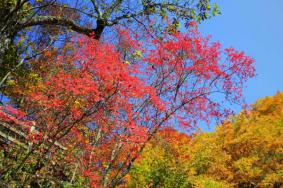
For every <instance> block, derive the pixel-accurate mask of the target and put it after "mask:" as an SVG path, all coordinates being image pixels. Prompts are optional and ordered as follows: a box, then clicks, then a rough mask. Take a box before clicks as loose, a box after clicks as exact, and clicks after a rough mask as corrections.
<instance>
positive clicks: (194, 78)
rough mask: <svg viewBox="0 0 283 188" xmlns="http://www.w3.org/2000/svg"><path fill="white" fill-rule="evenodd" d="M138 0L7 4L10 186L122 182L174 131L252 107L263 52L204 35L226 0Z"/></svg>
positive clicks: (0, 110) (4, 173)
mask: <svg viewBox="0 0 283 188" xmlns="http://www.w3.org/2000/svg"><path fill="white" fill-rule="evenodd" d="M134 2H135V3H131V2H130V1H126V0H113V1H96V0H89V1H85V0H77V1H73V0H71V1H61V0H36V1H35V0H4V1H1V2H0V10H1V14H2V15H1V16H0V32H1V33H0V34H1V35H0V43H1V45H0V68H1V69H0V94H1V100H0V102H1V105H0V125H1V126H0V136H1V167H0V183H1V186H5V185H8V184H10V185H12V186H20V187H25V186H33V187H40V186H41V187H60V186H61V187H62V186H63V187H64V186H65V187H84V186H85V187H116V186H118V185H121V184H123V183H124V181H125V177H126V175H127V174H128V173H129V172H130V170H131V168H132V164H133V163H134V162H135V161H136V159H137V158H138V156H139V155H140V153H141V152H142V151H143V150H144V149H145V146H146V144H147V143H148V142H150V140H151V139H152V138H154V137H155V135H156V134H158V132H159V130H160V129H162V128H163V127H167V126H168V125H174V127H178V128H182V129H184V130H185V131H191V130H193V129H195V128H196V127H197V125H198V122H200V121H203V122H209V121H210V120H211V119H212V118H214V119H217V120H223V119H224V118H226V117H227V116H229V115H230V114H231V110H230V109H229V108H227V106H225V104H226V102H229V103H237V104H241V105H242V104H244V103H243V97H242V89H243V87H244V85H245V82H246V81H247V80H248V79H249V78H251V77H253V76H254V75H255V70H254V67H253V63H254V60H253V59H252V58H251V57H249V56H247V55H245V53H244V52H241V51H238V50H236V49H234V48H232V47H230V48H225V47H222V46H221V44H220V43H219V42H214V41H211V39H210V37H206V36H203V35H201V34H200V33H199V31H198V25H197V22H198V21H202V20H205V19H207V18H209V17H210V15H217V14H218V13H219V10H218V7H217V5H214V6H213V8H212V6H211V4H210V1H209V0H198V1H189V2H188V1H181V0H180V1H179V0H174V1H158V0H156V1H155V0H141V1H134ZM181 24H182V26H181ZM180 28H182V30H183V32H181V31H180ZM168 131H169V132H170V130H168ZM160 134H162V133H160ZM172 134H173V135H174V134H175V133H174V131H173V132H172ZM183 137H184V142H187V138H186V136H185V135H183ZM176 143H177V142H176ZM178 143H179V142H178ZM164 144H165V145H166V143H164ZM179 145H184V144H183V143H182V142H180V144H179ZM173 150H176V153H181V151H182V149H180V151H179V149H178V148H174V149H172V151H173ZM168 157H171V158H172V160H175V159H174V155H171V156H168ZM170 160H171V159H170ZM160 165H161V164H160ZM164 165H165V168H166V165H170V166H172V165H173V164H171V162H170V163H169V162H168V164H167V163H166V164H164ZM157 166H159V164H157ZM161 166H162V165H161ZM173 166H174V165H173ZM165 168H164V169H160V170H157V172H156V173H163V172H166V171H164V170H165ZM174 168H175V167H174ZM176 169H179V170H180V172H178V173H177V174H175V175H174V176H172V177H171V174H170V173H169V174H167V175H168V176H170V177H168V179H167V180H166V181H164V182H161V181H160V180H159V179H157V180H155V183H156V184H159V183H163V184H167V183H168V184H170V185H171V186H173V185H174V184H176V183H177V182H176V181H175V180H174V178H177V177H179V178H180V180H178V181H180V185H181V184H182V185H183V184H184V185H189V183H188V182H187V180H186V178H185V176H183V174H184V171H183V170H182V167H181V166H176ZM167 175H166V176H167ZM149 177H151V175H149ZM211 183H212V184H213V183H215V182H213V180H211ZM176 185H179V183H177V184H176Z"/></svg>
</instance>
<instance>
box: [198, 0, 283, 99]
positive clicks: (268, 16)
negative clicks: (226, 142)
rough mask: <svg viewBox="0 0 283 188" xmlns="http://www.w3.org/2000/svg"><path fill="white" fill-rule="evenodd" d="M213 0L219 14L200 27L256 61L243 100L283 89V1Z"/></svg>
mask: <svg viewBox="0 0 283 188" xmlns="http://www.w3.org/2000/svg"><path fill="white" fill-rule="evenodd" d="M215 2H217V4H218V5H219V7H220V9H221V13H222V14H221V15H219V16H217V17H214V18H212V19H209V20H207V21H205V22H204V23H202V24H201V25H200V27H199V28H200V30H201V32H202V33H203V34H211V35H212V38H213V40H217V41H220V42H221V43H222V44H223V46H224V47H230V46H233V47H235V48H237V49H240V50H243V51H245V52H246V53H247V54H248V55H250V56H252V57H253V58H254V59H255V60H256V63H255V67H256V71H257V76H256V77H255V78H253V79H251V80H250V81H249V82H248V84H247V88H246V89H245V92H244V95H245V98H246V101H247V102H248V103H249V104H251V103H253V102H255V101H256V100H257V99H259V98H261V97H264V96H268V95H269V96H270V95H274V94H275V93H276V92H277V91H283V0H222V1H220V0H217V1H215Z"/></svg>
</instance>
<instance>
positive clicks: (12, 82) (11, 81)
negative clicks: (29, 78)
mask: <svg viewBox="0 0 283 188" xmlns="http://www.w3.org/2000/svg"><path fill="white" fill-rule="evenodd" d="M15 84H16V82H15V80H8V81H7V85H8V86H14V85H15Z"/></svg>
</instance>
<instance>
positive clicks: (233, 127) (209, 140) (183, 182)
mask: <svg viewBox="0 0 283 188" xmlns="http://www.w3.org/2000/svg"><path fill="white" fill-rule="evenodd" d="M282 122H283V93H277V94H276V95H275V96H273V97H266V98H263V99H260V100H258V101H257V102H256V103H255V104H254V105H253V106H252V109H251V110H250V111H243V112H241V113H240V114H239V115H237V116H235V117H233V118H232V120H230V121H227V122H226V123H224V124H223V125H221V126H218V127H217V128H216V130H215V132H212V133H198V134H196V135H195V136H192V137H189V136H186V135H184V134H182V133H179V132H177V131H174V130H172V129H171V130H170V129H169V130H170V132H171V133H170V134H168V130H167V129H165V130H163V131H162V132H161V133H160V134H158V136H157V137H156V138H155V139H153V140H152V141H151V143H150V144H148V145H147V146H146V149H145V150H144V151H143V153H142V155H141V158H139V161H137V162H136V163H135V165H134V168H133V170H132V171H131V173H130V176H129V177H128V181H129V185H128V186H129V187H172V185H175V187H190V186H192V187H207V188H210V187H277V188H279V187H281V186H282V185H283V179H282V177H283V166H282V164H283V163H282V161H283V151H282V148H283V137H282V135H283V126H282V125H283V124H282ZM172 133H173V134H172ZM188 185H189V186H188ZM173 187H174V186H173Z"/></svg>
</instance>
